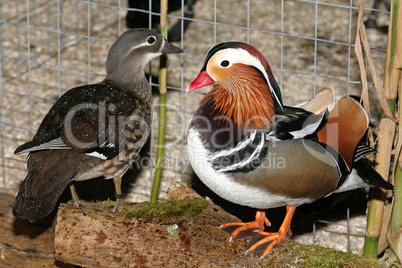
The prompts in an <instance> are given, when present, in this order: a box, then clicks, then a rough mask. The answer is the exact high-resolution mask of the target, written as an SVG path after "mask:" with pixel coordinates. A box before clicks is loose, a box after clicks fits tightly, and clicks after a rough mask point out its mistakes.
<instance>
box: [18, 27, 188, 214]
mask: <svg viewBox="0 0 402 268" xmlns="http://www.w3.org/2000/svg"><path fill="white" fill-rule="evenodd" d="M181 52H182V50H181V49H179V48H177V47H174V46H173V45H171V44H170V43H168V42H167V41H166V40H165V39H164V38H163V37H162V36H161V35H160V34H158V33H156V32H154V31H151V30H147V29H134V30H130V31H127V32H125V33H123V34H122V35H121V36H120V37H119V38H118V39H117V40H116V42H115V43H114V44H113V45H112V47H111V49H110V50H109V54H108V58H107V61H106V69H107V77H106V78H105V80H104V81H102V82H100V83H98V84H92V85H84V86H80V87H76V88H73V89H70V90H69V91H67V92H66V93H65V94H64V95H62V96H61V97H60V98H59V99H58V100H57V102H56V103H55V104H54V105H53V107H52V108H51V109H50V111H49V112H48V114H47V115H46V117H45V118H44V120H43V121H42V123H41V125H40V127H39V129H38V131H37V133H36V135H35V136H34V138H33V139H32V141H29V142H27V143H25V144H23V145H21V146H20V147H18V148H17V149H16V151H15V153H16V154H18V153H25V152H29V156H28V162H27V167H28V175H27V177H26V178H25V180H24V182H23V183H22V186H21V189H20V191H19V193H18V195H17V197H16V199H15V201H14V205H13V214H14V215H15V216H16V217H21V218H26V219H28V220H29V221H31V222H33V221H37V220H39V219H41V218H43V217H45V216H47V215H48V214H49V213H50V212H51V211H52V210H53V208H54V206H55V204H56V202H57V200H58V198H59V196H60V195H61V193H62V192H63V190H64V189H65V188H66V186H67V185H68V184H69V183H70V182H72V181H79V180H88V179H92V178H96V177H100V176H103V177H105V178H106V179H109V178H113V179H114V180H115V179H116V178H118V179H116V180H115V187H116V191H117V196H116V197H117V201H118V202H117V204H116V207H115V209H121V207H118V205H120V206H122V205H121V201H120V199H121V193H120V183H121V178H120V177H121V176H123V174H124V173H125V172H126V171H127V169H128V168H129V167H130V165H131V162H132V161H133V159H134V157H135V156H136V155H137V154H138V152H139V151H140V150H141V148H142V146H143V145H144V143H145V141H146V140H147V138H148V135H149V132H150V127H151V105H152V96H151V90H150V86H149V83H148V81H147V79H146V77H145V74H144V67H145V65H146V64H147V63H148V62H149V61H150V60H151V59H152V58H155V57H157V56H160V55H162V54H166V53H181ZM74 193H75V191H73V190H72V194H73V197H74ZM76 199H77V197H76Z"/></svg>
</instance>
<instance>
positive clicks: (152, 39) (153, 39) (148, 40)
mask: <svg viewBox="0 0 402 268" xmlns="http://www.w3.org/2000/svg"><path fill="white" fill-rule="evenodd" d="M155 41H156V39H155V37H153V36H151V37H148V39H147V42H148V44H151V45H152V44H153V43H155Z"/></svg>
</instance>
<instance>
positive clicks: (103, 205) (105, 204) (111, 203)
mask: <svg viewBox="0 0 402 268" xmlns="http://www.w3.org/2000/svg"><path fill="white" fill-rule="evenodd" d="M115 205H116V201H114V200H110V199H109V198H108V199H107V200H105V201H102V202H100V204H99V209H100V210H107V208H110V207H114V206H115Z"/></svg>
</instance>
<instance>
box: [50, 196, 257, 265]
mask: <svg viewBox="0 0 402 268" xmlns="http://www.w3.org/2000/svg"><path fill="white" fill-rule="evenodd" d="M207 202H209V205H208V207H207V208H206V209H204V211H202V212H201V213H200V214H199V215H198V216H196V217H179V218H174V219H168V220H163V221H159V220H151V221H145V220H137V219H133V220H127V219H125V218H124V216H123V215H117V214H111V213H109V212H106V211H100V210H98V209H97V208H95V207H94V208H92V207H82V208H78V209H77V208H75V207H73V206H72V205H66V204H62V205H61V206H60V208H59V212H58V215H57V225H56V237H55V257H56V259H57V260H59V261H61V262H65V263H71V264H75V265H82V266H85V267H151V266H152V267H211V266H227V265H237V264H241V265H242V266H244V265H246V266H247V267H250V266H255V265H257V264H258V263H259V259H258V257H257V256H255V255H253V256H248V257H245V256H244V255H243V254H242V253H244V252H245V250H246V247H247V242H248V241H246V240H240V241H235V242H234V243H231V244H229V243H228V239H229V236H228V234H227V233H226V232H224V231H221V230H219V229H218V228H217V227H218V226H220V225H221V224H222V223H225V222H229V221H240V220H239V219H238V218H236V217H234V216H232V215H230V214H228V213H226V212H225V211H224V210H223V209H221V208H220V207H219V206H216V205H214V204H213V203H212V202H210V201H207Z"/></svg>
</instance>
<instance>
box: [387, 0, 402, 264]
mask: <svg viewBox="0 0 402 268" xmlns="http://www.w3.org/2000/svg"><path fill="white" fill-rule="evenodd" d="M391 16H392V18H393V19H391V21H390V22H392V24H391V23H390V28H391V29H390V30H389V33H391V47H392V48H393V51H392V52H393V55H392V54H391V56H393V57H392V58H391V60H390V62H389V66H390V67H389V76H390V78H389V87H390V90H391V91H396V92H397V90H398V86H399V103H398V107H399V140H398V145H397V149H398V151H397V153H396V156H397V157H398V161H396V163H397V167H396V168H395V176H394V199H393V207H392V214H391V222H390V226H389V230H388V235H389V237H390V238H391V237H395V239H389V242H390V250H389V257H390V263H391V264H392V266H391V267H400V266H401V265H402V262H401V258H402V245H401V243H402V239H401V236H400V235H396V236H395V234H396V233H398V232H400V229H401V227H402V158H401V148H402V131H401V122H402V109H401V107H402V100H401V96H402V94H401V90H402V89H401V85H402V72H401V69H402V33H401V30H402V6H401V5H400V1H399V0H394V1H393V2H392V9H391ZM398 29H399V33H398Z"/></svg>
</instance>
